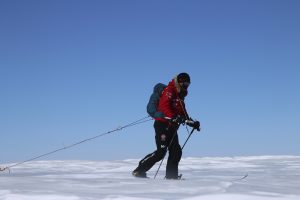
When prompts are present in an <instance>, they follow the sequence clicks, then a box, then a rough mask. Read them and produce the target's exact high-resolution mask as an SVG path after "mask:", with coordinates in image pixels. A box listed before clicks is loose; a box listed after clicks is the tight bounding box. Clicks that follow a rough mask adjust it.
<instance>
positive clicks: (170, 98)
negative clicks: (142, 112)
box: [155, 78, 188, 122]
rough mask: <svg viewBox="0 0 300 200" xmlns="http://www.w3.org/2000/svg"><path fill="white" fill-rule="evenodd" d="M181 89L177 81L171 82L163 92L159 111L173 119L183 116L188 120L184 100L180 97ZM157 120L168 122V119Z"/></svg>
mask: <svg viewBox="0 0 300 200" xmlns="http://www.w3.org/2000/svg"><path fill="white" fill-rule="evenodd" d="M179 92H180V87H179V85H178V82H177V79H176V78H175V79H173V80H172V81H171V82H169V84H168V86H167V87H166V88H165V89H164V90H163V92H162V95H161V97H160V100H159V104H158V108H157V110H158V111H160V112H162V113H164V114H165V116H166V117H169V118H173V117H175V116H178V115H180V116H182V117H186V118H188V114H187V112H186V109H185V104H184V100H183V98H180V97H179ZM155 120H159V121H164V122H167V120H166V119H162V118H156V119H155Z"/></svg>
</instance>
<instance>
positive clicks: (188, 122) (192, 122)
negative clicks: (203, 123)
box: [181, 120, 201, 150]
mask: <svg viewBox="0 0 300 200" xmlns="http://www.w3.org/2000/svg"><path fill="white" fill-rule="evenodd" d="M185 123H186V124H187V125H193V124H194V123H195V122H194V121H192V120H186V121H185ZM195 129H197V131H200V130H201V129H200V127H198V128H193V130H192V131H191V132H190V133H189V130H188V128H186V130H187V132H188V133H189V136H188V137H187V139H186V140H185V142H184V144H183V146H182V148H181V150H183V148H184V146H185V145H186V143H187V141H188V140H189V139H190V137H191V136H192V134H193V132H194V130H195Z"/></svg>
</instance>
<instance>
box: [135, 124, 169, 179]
mask: <svg viewBox="0 0 300 200" xmlns="http://www.w3.org/2000/svg"><path fill="white" fill-rule="evenodd" d="M167 127H168V125H167V124H165V123H163V122H159V121H155V122H154V128H155V142H156V147H157V150H156V151H154V152H153V153H150V154H148V155H147V156H145V157H144V158H143V159H142V160H141V161H140V162H139V166H138V167H137V168H136V169H135V170H134V171H133V175H135V176H136V175H141V176H142V177H143V176H146V172H147V171H148V170H150V169H151V168H152V167H153V165H154V164H155V163H156V162H158V161H160V160H161V159H163V158H164V156H165V154H166V152H167V140H168V138H167Z"/></svg>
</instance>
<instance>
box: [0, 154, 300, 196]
mask: <svg viewBox="0 0 300 200" xmlns="http://www.w3.org/2000/svg"><path fill="white" fill-rule="evenodd" d="M138 162H139V160H137V159H127V160H116V161H83V160H72V161H69V160H63V161H61V160H56V161H34V162H29V163H25V164H23V165H19V166H16V167H14V168H12V171H11V173H8V172H0V200H79V199H84V200H96V199H97V200H98V199H104V200H110V199H113V200H129V199H130V200H150V199H152V200H160V199H170V200H171V199H172V200H176V199H180V200H225V199H229V200H299V199H300V156H250V157H249V156H248V157H199V158H183V159H182V160H181V162H180V166H179V170H180V173H182V174H183V178H184V179H183V180H179V181H178V180H165V179H164V174H165V165H164V164H163V166H162V167H161V171H160V172H159V174H158V176H157V177H156V179H153V177H154V174H155V172H156V170H157V168H158V164H157V165H155V166H154V167H153V168H152V169H151V170H150V171H149V172H148V176H149V177H150V178H149V179H142V178H134V177H132V176H131V171H132V170H133V169H135V167H136V166H137V164H138ZM11 164H13V163H10V164H7V165H11ZM4 166H6V165H5V164H4V165H1V167H4ZM246 174H248V177H246V178H245V179H242V180H241V178H242V177H243V176H244V175H246Z"/></svg>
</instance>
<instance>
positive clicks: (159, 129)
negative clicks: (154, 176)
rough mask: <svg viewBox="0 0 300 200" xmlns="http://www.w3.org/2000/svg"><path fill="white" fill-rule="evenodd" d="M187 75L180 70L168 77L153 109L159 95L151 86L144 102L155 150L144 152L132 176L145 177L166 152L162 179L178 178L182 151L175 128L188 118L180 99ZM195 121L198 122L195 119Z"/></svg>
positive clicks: (186, 82)
mask: <svg viewBox="0 0 300 200" xmlns="http://www.w3.org/2000/svg"><path fill="white" fill-rule="evenodd" d="M190 83H191V81H190V76H189V75H188V74H187V73H180V74H178V75H177V76H175V78H174V79H172V80H171V81H170V82H169V84H168V85H167V87H165V88H164V89H163V91H162V94H161V97H160V99H159V103H158V106H157V109H156V108H155V106H154V105H155V104H154V103H153V102H155V100H157V98H155V96H156V97H157V95H160V94H159V93H158V92H159V91H158V90H157V89H158V88H156V90H155V88H154V93H153V94H152V95H151V97H150V100H149V103H148V105H147V111H149V108H151V109H150V111H151V112H150V113H149V112H148V113H149V114H150V116H152V117H154V119H155V122H154V129H155V142H156V147H157V149H156V150H155V151H154V152H153V153H150V154H148V155H146V156H145V157H144V158H143V159H142V160H141V161H140V162H139V165H138V167H137V168H136V169H135V170H133V172H132V175H133V176H135V177H147V173H146V172H147V171H148V170H150V169H151V168H152V167H153V165H154V164H155V163H156V162H158V161H160V160H162V159H163V158H164V157H165V155H166V153H167V151H168V150H169V156H168V161H167V166H166V176H165V178H166V179H178V178H179V176H178V165H179V162H180V159H181V155H182V151H181V146H180V144H179V141H178V135H177V130H178V128H179V126H180V124H181V123H183V122H184V121H185V120H186V119H189V115H188V113H187V111H186V109H185V104H184V98H185V97H186V96H187V94H188V87H189V85H190ZM198 123H199V122H198Z"/></svg>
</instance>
